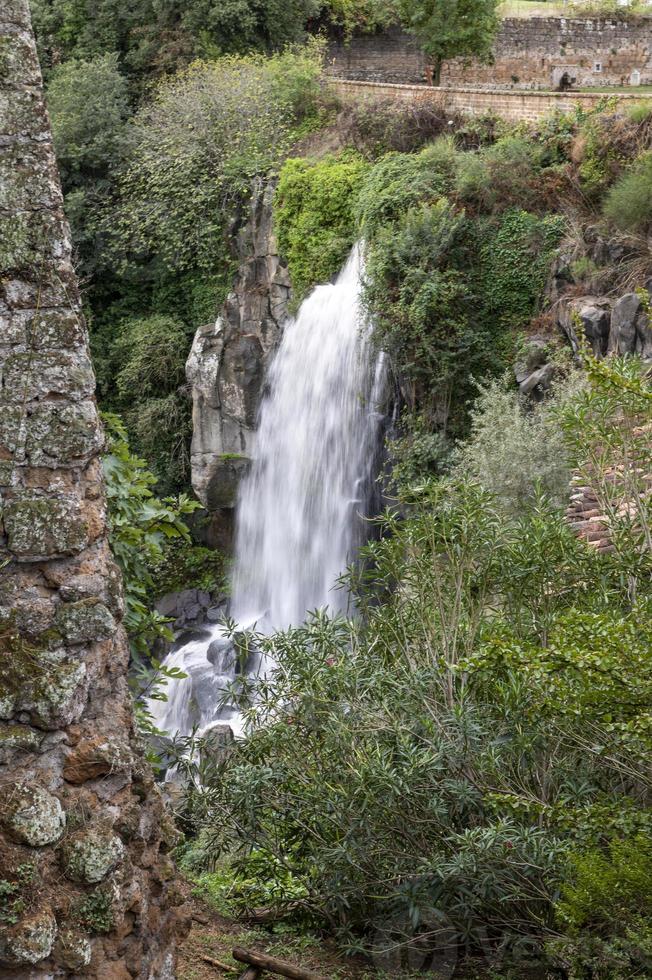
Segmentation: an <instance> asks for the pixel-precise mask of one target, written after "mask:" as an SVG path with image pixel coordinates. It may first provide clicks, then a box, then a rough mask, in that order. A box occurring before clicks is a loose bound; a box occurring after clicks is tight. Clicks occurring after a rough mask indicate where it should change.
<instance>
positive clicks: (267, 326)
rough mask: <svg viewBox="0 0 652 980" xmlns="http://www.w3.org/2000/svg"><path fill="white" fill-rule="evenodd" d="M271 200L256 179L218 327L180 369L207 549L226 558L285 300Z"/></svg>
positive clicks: (286, 283)
mask: <svg viewBox="0 0 652 980" xmlns="http://www.w3.org/2000/svg"><path fill="white" fill-rule="evenodd" d="M273 194H274V188H273V186H272V185H266V186H265V185H264V184H263V183H262V181H259V180H257V182H256V185H255V187H254V190H253V193H252V196H251V203H250V206H249V214H248V216H247V220H246V222H245V223H244V225H243V227H242V229H241V231H240V234H239V238H238V254H239V258H240V267H239V270H238V274H237V276H236V280H235V283H234V287H233V291H232V292H231V293H230V295H229V296H228V298H227V300H226V303H225V304H224V308H223V310H222V312H221V315H220V316H219V318H218V320H217V322H216V323H210V324H207V325H206V326H204V327H200V328H199V329H198V330H197V333H196V334H195V338H194V341H193V345H192V350H191V352H190V356H189V358H188V363H187V366H186V374H187V377H188V381H189V383H190V385H191V388H192V400H193V436H192V447H191V463H192V485H193V489H194V491H195V493H196V494H197V496H198V497H199V499H200V500H201V501H202V503H203V504H204V506H205V507H206V509H207V510H208V512H209V518H210V525H211V526H210V527H209V529H208V538H207V540H208V542H209V543H210V544H212V545H214V546H215V545H217V546H219V547H222V548H224V549H226V550H227V551H228V550H230V545H231V536H232V532H233V518H234V508H235V502H236V495H237V488H238V483H239V480H240V478H241V476H242V474H243V472H244V471H245V470H246V468H247V466H248V465H249V459H250V457H251V449H252V442H253V439H254V434H255V428H256V419H257V416H258V408H259V405H260V399H261V397H262V392H263V384H264V380H265V376H266V372H267V366H268V364H269V361H270V358H271V356H272V354H273V353H274V351H275V350H276V347H277V344H278V342H279V340H280V337H281V329H282V324H283V320H284V319H285V317H286V316H287V311H288V302H289V298H290V279H289V276H288V272H287V268H286V267H285V265H284V263H283V262H282V261H281V259H280V258H279V255H278V249H277V247H276V239H275V237H274V234H273V230H272V197H273Z"/></svg>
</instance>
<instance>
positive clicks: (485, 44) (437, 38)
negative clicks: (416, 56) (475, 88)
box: [399, 0, 498, 85]
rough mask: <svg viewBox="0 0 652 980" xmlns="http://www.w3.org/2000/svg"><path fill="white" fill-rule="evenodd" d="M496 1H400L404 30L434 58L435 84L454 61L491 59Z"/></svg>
mask: <svg viewBox="0 0 652 980" xmlns="http://www.w3.org/2000/svg"><path fill="white" fill-rule="evenodd" d="M496 6H497V2H496V0H399V12H400V16H401V21H402V23H403V25H404V27H405V28H406V29H407V30H409V31H411V32H412V33H413V34H415V35H416V36H417V37H418V39H419V41H420V42H421V44H422V46H423V48H424V50H425V52H426V53H427V54H428V55H430V57H431V58H432V64H433V81H434V83H435V84H436V85H437V84H439V78H440V74H441V66H442V64H443V63H444V62H445V61H449V60H450V59H451V58H471V57H474V58H480V59H482V60H484V61H486V60H488V59H489V58H490V57H491V46H492V44H493V40H494V37H495V34H496V30H497V28H498V17H497V14H496Z"/></svg>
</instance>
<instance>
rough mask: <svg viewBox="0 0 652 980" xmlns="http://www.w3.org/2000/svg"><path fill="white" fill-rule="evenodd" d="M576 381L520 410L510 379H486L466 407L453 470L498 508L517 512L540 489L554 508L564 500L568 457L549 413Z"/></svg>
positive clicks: (568, 474)
mask: <svg viewBox="0 0 652 980" xmlns="http://www.w3.org/2000/svg"><path fill="white" fill-rule="evenodd" d="M578 384H579V380H578V379H573V380H571V381H569V382H567V383H566V385H565V386H564V387H563V388H562V389H560V390H558V391H557V392H556V393H555V395H556V397H555V398H554V399H551V401H549V402H543V403H541V404H539V405H536V406H530V407H529V408H526V407H525V406H523V404H522V403H521V400H520V399H519V396H518V393H517V392H516V390H515V389H514V387H513V382H511V383H507V379H503V380H502V381H498V380H496V381H493V382H490V383H489V384H488V385H486V387H484V388H481V389H480V392H479V395H478V398H477V400H476V401H475V403H474V405H473V408H472V409H471V413H470V414H471V432H470V435H469V438H468V440H467V441H466V442H465V443H464V444H463V445H461V446H460V447H459V448H458V451H457V454H456V464H457V465H456V469H457V472H458V473H459V474H460V475H461V476H462V475H464V476H466V477H467V478H470V479H472V480H477V481H478V482H479V483H481V484H482V486H483V487H485V489H487V490H488V491H490V492H491V493H492V494H493V495H494V497H495V500H496V504H497V506H498V507H499V508H501V509H505V510H506V511H508V512H509V513H512V514H518V513H520V512H522V510H523V508H524V507H525V506H527V505H528V504H530V505H531V504H532V503H533V502H534V500H535V499H536V497H537V494H538V493H542V492H543V493H544V494H545V496H546V498H547V499H549V500H550V502H551V504H552V505H553V506H555V507H559V508H562V507H564V506H565V504H566V501H567V499H568V486H569V482H570V458H569V453H568V451H567V449H566V446H565V444H564V437H563V433H562V431H561V429H560V427H559V422H558V420H557V418H556V415H555V408H556V406H557V405H559V404H561V403H563V402H565V401H566V400H567V399H568V397H569V396H570V393H571V392H572V391H573V389H574V388H576V387H577V385H578Z"/></svg>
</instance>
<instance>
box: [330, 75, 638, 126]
mask: <svg viewBox="0 0 652 980" xmlns="http://www.w3.org/2000/svg"><path fill="white" fill-rule="evenodd" d="M328 85H329V88H330V89H331V91H333V92H334V93H335V94H336V95H337V96H338V97H339V98H340V99H342V101H344V102H346V101H354V102H369V103H373V102H378V101H382V100H388V99H389V100H393V101H395V102H399V103H405V104H408V105H419V104H426V105H431V106H435V107H438V108H441V109H443V110H445V111H448V112H451V113H452V112H459V113H462V114H465V115H470V116H483V115H487V114H493V115H495V116H500V117H501V118H503V119H507V120H510V121H513V122H519V121H521V120H532V121H534V120H536V119H540V118H541V116H545V115H548V114H549V113H552V112H571V111H572V110H573V109H574V108H575V107H576V106H580V107H581V108H583V109H584V110H585V111H586V110H588V109H591V108H592V107H593V106H595V105H597V104H598V103H599V102H600V100H601V99H604V98H605V96H604V94H600V93H598V92H539V91H527V92H526V91H521V90H516V89H500V88H492V89H488V88H481V87H479V86H471V85H459V86H440V87H433V86H430V85H399V84H390V83H386V82H360V81H353V80H349V79H343V78H334V77H332V76H329V79H328ZM615 98H616V100H617V102H618V103H622V104H627V103H628V102H640V101H642V100H643V99H650V98H652V95H650V94H649V93H639V94H634V93H633V92H623V93H622V94H621V93H618V94H617V95H615Z"/></svg>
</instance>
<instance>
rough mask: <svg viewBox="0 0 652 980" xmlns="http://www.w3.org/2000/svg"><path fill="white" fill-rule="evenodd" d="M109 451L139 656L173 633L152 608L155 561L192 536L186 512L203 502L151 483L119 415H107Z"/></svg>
mask: <svg viewBox="0 0 652 980" xmlns="http://www.w3.org/2000/svg"><path fill="white" fill-rule="evenodd" d="M103 418H104V423H105V426H106V429H107V437H108V452H107V454H106V455H105V456H104V458H103V461H102V464H103V468H104V475H105V479H106V494H107V504H108V517H109V540H110V543H111V550H112V552H113V554H114V556H115V558H116V561H117V562H118V564H119V566H120V569H121V571H122V575H123V578H124V585H125V597H126V607H127V608H126V613H125V626H126V628H127V632H128V634H129V640H130V643H131V651H132V656H133V657H134V659H135V660H136V661H137V662H141V661H142V658H143V657H144V656H145V655H146V654H147V653H148V650H149V643H150V642H151V641H152V640H154V639H156V638H157V637H159V636H164V637H165V638H169V636H168V633H167V632H166V630H165V620H163V619H162V618H161V617H160V616H159V615H158V614H157V613H155V612H154V611H153V610H152V608H151V600H152V597H153V594H154V579H153V577H152V574H151V567H152V566H153V565H156V564H157V563H158V562H160V561H161V560H162V558H163V554H164V546H165V545H166V543H167V542H169V541H170V540H173V539H175V538H178V539H181V540H183V541H185V542H186V543H189V542H190V534H189V531H188V527H187V525H186V524H185V522H184V520H183V518H184V516H186V515H188V514H192V513H193V511H195V510H197V508H198V507H199V504H198V503H197V502H196V501H192V500H189V498H188V497H186V496H185V495H181V496H180V497H179V498H177V499H173V498H169V497H168V498H166V499H164V500H159V499H157V498H156V497H155V496H154V494H153V492H152V487H153V486H154V485H155V483H156V477H155V476H154V475H153V474H152V473H150V472H149V471H148V469H147V467H146V464H145V462H144V460H142V459H139V458H138V457H137V456H134V455H133V453H132V452H131V451H130V448H129V440H128V437H127V431H126V429H125V427H124V425H123V424H122V422H121V420H120V418H119V417H118V416H116V415H111V414H105V415H104V416H103Z"/></svg>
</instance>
